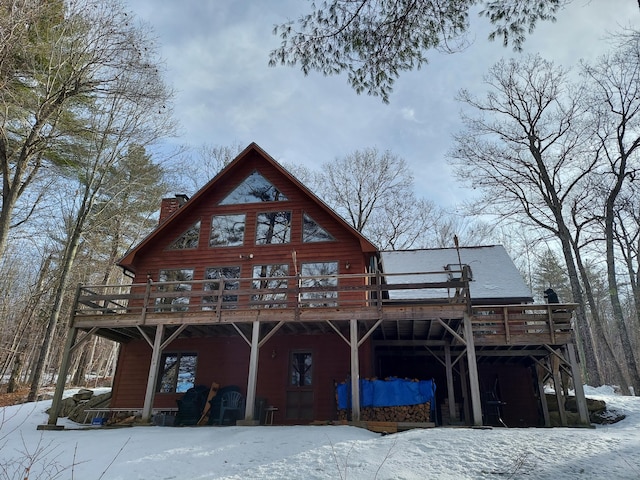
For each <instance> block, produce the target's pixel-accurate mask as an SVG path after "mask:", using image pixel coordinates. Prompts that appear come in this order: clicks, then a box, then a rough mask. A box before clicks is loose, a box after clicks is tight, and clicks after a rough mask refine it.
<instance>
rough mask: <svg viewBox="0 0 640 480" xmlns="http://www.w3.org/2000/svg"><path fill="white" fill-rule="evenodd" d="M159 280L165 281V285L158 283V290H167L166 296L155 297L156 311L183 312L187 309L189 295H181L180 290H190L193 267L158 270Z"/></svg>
mask: <svg viewBox="0 0 640 480" xmlns="http://www.w3.org/2000/svg"><path fill="white" fill-rule="evenodd" d="M158 281H159V282H167V285H162V284H158V291H159V292H167V293H168V295H167V296H166V297H160V298H156V311H158V312H184V311H186V310H188V309H189V295H181V294H180V293H181V292H190V291H191V283H187V282H191V281H193V269H175V270H160V277H159V278H158Z"/></svg>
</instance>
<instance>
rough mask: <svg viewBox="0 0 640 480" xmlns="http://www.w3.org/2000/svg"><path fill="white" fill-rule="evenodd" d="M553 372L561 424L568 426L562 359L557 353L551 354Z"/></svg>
mask: <svg viewBox="0 0 640 480" xmlns="http://www.w3.org/2000/svg"><path fill="white" fill-rule="evenodd" d="M551 372H552V375H553V387H554V389H555V391H556V400H557V401H558V412H559V413H560V424H561V425H562V426H563V427H566V426H567V412H566V410H565V408H564V392H563V388H562V379H561V377H560V359H559V358H558V357H557V356H556V355H553V354H552V355H551Z"/></svg>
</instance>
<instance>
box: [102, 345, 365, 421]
mask: <svg viewBox="0 0 640 480" xmlns="http://www.w3.org/2000/svg"><path fill="white" fill-rule="evenodd" d="M171 352H176V353H195V354H196V355H197V366H196V378H195V384H196V385H206V386H210V385H211V384H212V382H216V383H217V384H219V385H220V387H224V386H229V385H237V386H238V387H239V388H240V391H241V392H242V393H243V394H244V395H246V390H247V378H248V371H249V356H250V347H249V345H247V343H246V342H245V341H244V340H243V339H242V338H241V337H239V336H224V337H204V338H191V339H188V338H181V339H177V340H175V341H173V342H172V343H171V344H170V345H169V346H168V347H167V348H165V349H164V351H163V353H171ZM300 359H306V360H307V361H308V362H311V368H310V372H309V371H307V372H305V375H309V377H310V378H308V379H306V380H304V381H300V379H299V377H297V376H296V375H298V374H296V373H295V372H292V363H295V362H296V361H300ZM359 362H360V376H361V377H370V376H372V375H373V371H372V355H371V346H370V343H369V342H368V341H366V342H364V343H363V345H362V346H361V347H360V349H359ZM150 364H151V347H150V346H149V345H148V344H147V343H146V342H145V341H144V340H134V341H131V342H128V343H126V344H123V345H122V348H121V349H120V356H119V359H118V367H117V371H116V375H115V378H114V384H113V394H112V401H111V406H112V407H113V408H139V407H141V406H142V404H143V403H144V396H145V390H146V385H147V378H148V375H149V366H150ZM349 375H350V349H349V346H348V345H347V343H346V342H344V340H342V339H341V338H340V337H339V336H338V335H336V334H333V333H328V334H309V335H288V334H276V335H274V336H273V337H271V338H270V339H269V340H268V341H267V342H266V343H265V344H264V345H263V346H262V347H261V348H260V355H259V360H258V381H257V388H256V399H257V400H263V401H264V404H266V405H272V406H274V407H276V408H278V411H277V412H276V414H275V417H274V420H275V422H276V423H283V424H288V423H290V424H295V423H308V422H309V421H313V420H331V419H335V418H336V410H337V408H336V399H335V387H334V385H335V383H336V382H342V381H345V380H346V379H347V378H348V377H349ZM305 378H306V377H305ZM181 396H182V393H159V392H157V393H156V394H155V400H154V408H171V407H176V406H177V403H176V401H177V400H178V399H179V398H181Z"/></svg>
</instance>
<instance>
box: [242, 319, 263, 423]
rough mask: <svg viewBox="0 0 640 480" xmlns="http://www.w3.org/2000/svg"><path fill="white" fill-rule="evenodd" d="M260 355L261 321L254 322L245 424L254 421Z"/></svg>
mask: <svg viewBox="0 0 640 480" xmlns="http://www.w3.org/2000/svg"><path fill="white" fill-rule="evenodd" d="M259 353H260V321H259V320H254V322H253V331H252V333H251V354H250V356H249V379H248V380H247V401H246V402H245V408H244V420H245V422H252V421H253V410H254V406H255V403H256V385H257V383H258V354H259Z"/></svg>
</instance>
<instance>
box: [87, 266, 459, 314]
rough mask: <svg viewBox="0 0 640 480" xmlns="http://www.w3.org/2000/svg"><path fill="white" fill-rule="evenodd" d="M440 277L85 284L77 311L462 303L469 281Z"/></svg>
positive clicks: (439, 274)
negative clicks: (401, 302)
mask: <svg viewBox="0 0 640 480" xmlns="http://www.w3.org/2000/svg"><path fill="white" fill-rule="evenodd" d="M409 275H410V276H409ZM443 275H444V274H443V272H442V271H439V272H419V273H413V272H412V273H411V274H406V273H405V274H402V273H398V274H385V275H384V281H383V277H382V275H380V274H348V275H329V276H302V275H297V276H282V277H259V278H220V279H208V280H190V281H170V282H155V281H153V280H149V281H148V282H147V283H138V284H130V285H85V286H80V287H79V291H78V298H77V302H76V305H75V315H76V316H82V315H96V314H102V315H115V314H121V313H127V314H141V315H142V314H146V313H166V314H171V313H175V312H195V311H212V312H220V311H222V310H231V309H233V310H248V309H273V308H287V309H309V308H347V307H378V308H382V306H383V305H385V304H392V303H397V302H400V301H403V302H407V301H409V302H420V303H428V304H466V303H467V301H468V288H467V282H464V281H460V280H453V281H442V277H443ZM407 279H408V280H410V281H406V280H407ZM386 282H391V283H386Z"/></svg>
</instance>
